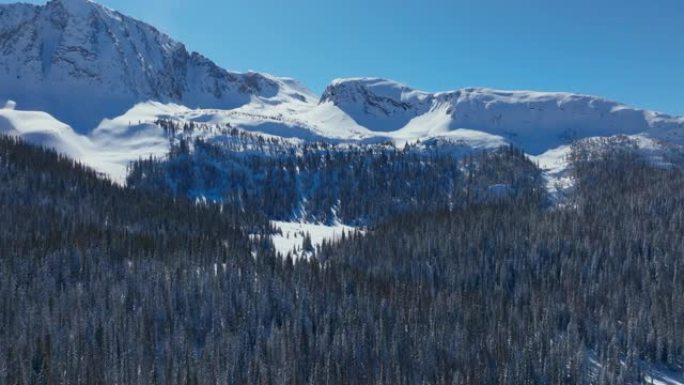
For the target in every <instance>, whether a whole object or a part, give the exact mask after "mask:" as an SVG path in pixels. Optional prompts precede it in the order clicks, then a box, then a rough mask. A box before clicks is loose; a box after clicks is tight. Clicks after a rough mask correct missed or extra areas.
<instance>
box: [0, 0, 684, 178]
mask: <svg viewBox="0 0 684 385" xmlns="http://www.w3.org/2000/svg"><path fill="white" fill-rule="evenodd" d="M0 35H2V36H4V38H3V39H2V42H0V50H2V51H3V55H2V56H0V84H2V87H0V105H4V108H3V109H1V110H0V111H1V112H0V130H2V132H6V133H9V134H11V135H17V136H21V137H23V138H25V139H27V140H29V141H31V142H34V143H38V144H41V145H46V146H50V147H53V148H55V149H57V150H58V151H61V152H64V153H65V154H67V155H70V156H73V157H74V158H76V159H78V160H80V161H82V162H84V163H86V164H88V165H91V166H93V167H95V168H96V169H97V170H100V171H102V172H104V173H107V174H108V175H110V176H111V177H112V178H113V179H115V180H117V181H123V180H124V176H125V170H126V165H127V164H128V162H130V161H131V160H134V159H137V158H139V157H141V156H149V155H154V156H163V155H164V154H165V153H166V152H167V151H168V139H167V138H166V137H165V135H164V133H163V132H162V130H161V129H159V128H158V127H156V126H155V125H154V122H155V121H156V120H158V119H170V120H175V121H178V122H180V123H183V122H196V123H207V124H216V125H221V126H226V125H228V124H229V125H230V126H231V127H237V128H240V129H243V130H246V131H251V132H256V133H261V134H265V135H269V136H277V137H283V138H291V139H293V140H298V141H301V140H304V141H319V140H325V141H330V142H343V143H359V142H361V143H379V142H386V141H394V142H395V143H396V144H398V145H403V144H404V143H415V142H416V141H419V140H420V141H428V140H433V139H434V140H440V141H449V142H453V143H454V144H455V145H456V146H454V149H455V150H458V151H463V150H464V149H468V148H470V149H487V148H493V147H498V146H502V145H506V144H509V143H512V144H514V145H515V146H517V147H519V148H521V149H523V150H524V151H525V152H526V153H527V154H530V156H531V157H532V159H533V160H536V161H537V162H539V164H540V166H541V167H542V168H544V169H545V176H546V178H547V183H548V186H549V187H550V188H551V187H555V186H560V187H561V188H564V187H567V186H568V185H569V184H570V183H571V180H570V179H568V176H567V172H566V170H567V162H566V161H565V155H566V154H567V152H568V149H569V147H568V143H570V142H571V141H573V140H575V139H584V138H592V137H605V136H613V135H629V136H630V137H636V138H640V139H639V140H640V143H642V144H644V145H645V146H646V147H647V148H646V149H645V151H648V152H649V155H651V156H652V157H653V159H654V160H657V159H658V158H659V157H661V158H662V156H661V155H660V154H661V153H662V152H663V151H667V150H668V149H667V148H666V146H664V145H663V143H665V142H666V143H671V144H684V118H677V117H672V116H668V115H665V114H661V113H657V112H652V111H644V110H641V109H636V108H631V107H628V106H625V105H623V104H620V103H616V102H612V101H609V100H605V99H602V98H598V97H593V96H587V95H577V94H570V93H562V92H535V91H500V90H493V89H486V88H465V89H461V90H456V91H448V92H437V93H430V92H425V91H419V90H415V89H412V88H410V87H408V86H406V85H404V84H401V83H398V82H395V81H391V80H386V79H380V78H347V79H336V80H334V81H332V82H331V84H330V85H329V86H328V87H327V88H326V90H325V92H324V93H323V95H322V96H321V97H320V98H319V97H318V96H317V95H315V94H314V93H313V92H311V91H310V90H309V89H307V88H306V87H305V86H304V85H302V84H301V83H299V82H297V81H296V80H294V79H291V78H279V77H275V76H271V75H268V74H261V73H256V72H247V73H236V72H229V71H226V70H224V69H222V68H220V67H218V66H216V65H215V64H214V63H213V62H211V61H210V60H209V59H207V58H205V57H203V56H201V55H200V54H197V53H191V52H188V51H187V50H186V49H185V47H184V46H183V44H181V43H179V42H177V41H175V40H173V39H172V38H170V37H169V36H167V35H165V34H163V33H161V32H159V31H158V30H157V29H155V28H154V27H152V26H149V25H147V24H145V23H143V22H140V21H138V20H135V19H133V18H130V17H127V16H125V15H122V14H120V13H118V12H116V11H113V10H111V9H109V8H106V7H103V6H100V5H98V4H96V3H94V2H92V1H89V0H54V1H50V2H48V3H47V4H46V5H43V6H34V5H27V4H1V5H0ZM8 100H11V101H16V103H14V102H4V101H8ZM198 135H204V136H207V137H215V136H217V135H218V136H220V135H221V132H220V131H210V132H205V133H201V134H198Z"/></svg>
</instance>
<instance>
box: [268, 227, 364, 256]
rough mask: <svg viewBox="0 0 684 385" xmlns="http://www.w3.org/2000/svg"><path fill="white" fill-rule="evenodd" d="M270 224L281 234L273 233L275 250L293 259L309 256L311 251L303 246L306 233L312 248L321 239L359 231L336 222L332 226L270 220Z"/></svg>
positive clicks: (336, 238) (327, 239)
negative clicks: (289, 255)
mask: <svg viewBox="0 0 684 385" xmlns="http://www.w3.org/2000/svg"><path fill="white" fill-rule="evenodd" d="M271 224H272V225H273V226H274V227H276V228H277V229H279V230H280V232H281V233H282V234H276V235H273V237H272V238H271V240H272V241H273V245H274V247H275V249H276V251H277V252H279V253H280V254H282V255H283V256H286V255H287V254H288V253H290V254H291V255H292V258H293V259H295V260H296V259H299V258H305V259H308V258H310V257H311V256H312V255H313V253H312V252H310V251H307V250H305V249H304V247H303V242H304V237H305V236H306V235H307V234H308V235H309V236H310V237H311V244H312V245H313V247H314V248H316V247H317V246H319V245H320V244H322V243H323V241H324V240H325V241H335V240H338V239H340V237H342V234H343V233H345V234H351V233H354V232H356V231H360V230H359V229H358V228H356V227H351V226H345V225H342V224H336V225H333V226H328V225H320V224H312V223H301V222H284V221H271Z"/></svg>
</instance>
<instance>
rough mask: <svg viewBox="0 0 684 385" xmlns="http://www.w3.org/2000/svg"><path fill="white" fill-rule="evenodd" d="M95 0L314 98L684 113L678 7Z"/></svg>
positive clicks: (637, 0) (576, 0)
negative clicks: (336, 95) (349, 84)
mask: <svg viewBox="0 0 684 385" xmlns="http://www.w3.org/2000/svg"><path fill="white" fill-rule="evenodd" d="M3 2H6V1H3ZM42 2H43V1H36V3H42ZM100 2H101V3H102V4H105V5H107V6H109V7H111V8H114V9H117V10H119V11H121V12H123V13H126V14H128V15H130V16H133V17H136V18H138V19H142V20H144V21H147V22H149V23H151V24H154V25H155V26H157V27H158V28H159V29H161V30H162V31H164V32H166V33H168V34H170V35H171V36H172V37H174V38H176V39H178V40H180V41H182V42H184V43H185V44H186V45H187V46H188V48H189V49H191V50H194V51H198V52H200V53H203V54H204V55H205V56H208V57H209V58H211V59H213V60H214V61H216V62H217V63H218V64H220V65H221V66H223V67H226V68H228V69H232V70H238V71H246V70H256V71H265V72H269V73H272V74H274V75H280V76H291V77H294V78H296V79H299V80H301V81H302V82H303V83H305V84H306V85H308V86H309V87H311V88H312V89H313V90H314V91H317V92H321V91H322V90H323V88H325V86H326V85H327V84H328V83H329V82H330V80H332V79H333V78H336V77H349V76H379V77H385V78H390V79H395V80H398V81H401V82H404V83H406V84H408V85H410V86H412V87H415V88H419V89H424V90H427V91H443V90H450V89H456V88H460V87H467V86H480V87H492V88H502V89H534V90H549V91H572V92H581V93H587V94H595V95H600V96H605V97H608V98H611V99H615V100H619V101H622V102H625V103H627V104H630V105H634V106H639V107H644V108H650V109H655V110H659V111H663V112H668V113H672V114H679V115H684V96H682V95H683V93H682V90H684V1H682V0H649V1H647V0H621V1H617V0H591V1H590V0H572V1H556V0H517V1H511V0H488V1H483V0H451V1H448V0H420V1H417V0H414V1H405V0H345V1H339V0H335V1H333V0H287V1H285V0H192V1H190V0H145V1H140V0H101V1H100Z"/></svg>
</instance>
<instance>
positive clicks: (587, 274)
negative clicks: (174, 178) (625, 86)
mask: <svg viewBox="0 0 684 385" xmlns="http://www.w3.org/2000/svg"><path fill="white" fill-rule="evenodd" d="M601 148H602V151H600V152H596V151H593V150H592V151H586V148H579V147H578V148H576V149H575V151H573V164H574V172H575V177H576V182H577V184H576V186H577V187H576V189H575V191H574V192H573V193H572V195H571V196H570V197H569V198H568V199H569V201H567V203H566V204H565V205H564V206H562V207H549V206H548V204H547V202H546V199H545V197H544V195H543V194H534V193H531V192H534V191H541V187H540V188H539V189H537V188H532V189H531V190H528V192H530V193H526V194H504V195H499V196H498V197H497V199H486V200H472V201H468V202H467V204H463V205H459V206H458V207H453V208H451V209H436V210H433V211H430V212H410V213H404V214H402V215H398V216H394V217H392V218H390V219H388V220H386V221H383V222H382V223H379V224H377V225H376V226H373V227H372V228H371V229H370V231H369V232H368V233H367V235H365V236H362V235H360V234H356V235H352V234H347V235H346V236H345V237H344V238H343V239H342V240H341V241H340V242H339V243H336V244H329V243H326V244H324V245H323V246H322V247H321V249H320V250H319V251H318V253H317V259H315V260H313V261H298V262H297V263H293V262H292V261H291V260H290V259H287V258H286V259H284V260H283V259H279V258H277V257H275V256H273V254H272V253H270V252H269V251H268V250H267V249H266V248H265V247H266V246H267V245H260V244H251V243H250V241H249V239H248V238H247V237H246V236H245V235H244V234H243V230H242V227H243V226H244V225H243V220H244V221H245V223H247V224H248V225H249V226H251V227H252V228H259V226H264V225H263V224H262V225H259V223H262V222H260V221H261V220H260V219H258V218H259V217H258V216H251V217H250V216H247V215H246V212H243V211H241V210H239V209H236V210H229V209H228V208H227V206H226V207H224V208H223V210H222V209H221V207H220V206H216V205H204V204H196V203H189V202H188V201H186V200H185V199H184V198H182V197H177V198H176V199H171V198H167V197H164V196H163V195H161V194H159V193H152V192H151V191H147V190H145V189H139V190H131V189H124V188H121V187H116V186H113V185H112V184H111V183H109V182H107V181H104V180H101V179H99V178H98V177H97V176H96V175H95V174H94V173H92V172H91V171H89V170H87V169H84V168H82V167H80V166H78V165H76V164H74V163H73V162H71V161H68V160H66V159H63V158H60V157H58V156H57V155H55V154H54V153H51V152H46V151H43V150H38V149H33V148H31V147H28V146H25V145H23V144H20V143H16V142H15V141H13V140H9V139H2V141H0V166H1V168H0V176H1V180H2V183H1V184H0V186H1V187H0V204H1V207H2V213H3V215H2V218H0V221H2V222H1V224H2V227H0V229H1V231H0V233H2V234H1V236H2V238H0V239H1V240H2V243H1V245H2V248H1V249H0V251H1V252H2V255H1V258H0V383H2V384H48V383H69V384H78V383H83V384H111V383H122V384H131V383H138V384H215V383H221V384H224V383H250V384H251V383H259V384H322V383H328V384H423V383H429V384H582V383H590V382H591V383H598V384H636V383H639V382H640V381H641V380H642V379H643V378H644V371H645V368H647V367H650V366H646V365H647V364H648V365H651V364H657V365H662V366H663V367H667V368H670V369H671V370H675V371H680V372H681V370H682V361H683V359H684V358H683V357H684V335H683V334H682V332H681V330H682V326H683V325H682V320H684V299H682V296H681V293H684V280H683V279H682V278H681V272H682V269H683V268H684V259H682V255H683V254H682V252H683V251H684V250H682V248H684V240H683V239H682V237H684V196H682V194H681V187H682V185H684V172H683V171H682V170H681V169H680V168H677V167H671V168H658V167H654V166H652V165H651V164H650V163H649V162H647V161H646V160H645V159H643V158H642V157H641V156H640V155H639V152H638V151H635V150H633V149H632V148H630V147H629V146H618V147H613V146H612V144H608V145H606V146H602V147H601ZM492 164H495V163H492ZM487 183H489V182H487ZM535 183H540V184H541V183H542V182H541V181H538V182H535ZM532 185H534V184H532ZM532 185H531V186H532ZM539 186H540V185H539ZM243 217H245V218H243ZM262 228H263V227H262ZM252 252H256V253H252ZM592 360H593V361H592Z"/></svg>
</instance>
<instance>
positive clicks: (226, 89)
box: [0, 0, 304, 132]
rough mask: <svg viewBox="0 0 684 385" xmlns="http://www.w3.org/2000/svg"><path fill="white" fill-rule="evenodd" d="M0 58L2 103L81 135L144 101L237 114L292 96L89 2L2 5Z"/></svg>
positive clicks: (264, 79)
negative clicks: (48, 117) (256, 102)
mask: <svg viewBox="0 0 684 385" xmlns="http://www.w3.org/2000/svg"><path fill="white" fill-rule="evenodd" d="M0 52H1V53H2V55H0V84H2V85H3V86H2V88H0V99H11V100H14V101H16V102H17V104H18V105H19V106H20V107H21V108H22V109H27V110H42V111H48V112H50V113H51V114H53V115H54V116H55V117H57V118H58V119H60V120H62V121H64V122H66V123H68V124H70V125H71V126H73V127H74V128H76V129H77V130H79V131H81V132H85V131H87V130H89V129H92V128H94V127H95V126H96V125H97V124H98V123H99V121H100V120H101V119H102V118H104V117H115V116H118V115H121V114H122V113H124V112H125V111H126V110H128V109H129V108H130V107H132V106H133V105H134V104H135V103H137V102H141V101H147V100H155V101H160V102H164V103H178V104H182V105H186V106H189V107H193V108H198V107H204V108H221V109H232V108H236V107H239V106H241V105H244V104H246V103H249V102H250V101H251V100H252V98H254V97H258V98H264V99H270V98H274V97H277V96H278V95H279V94H280V93H281V91H283V88H288V87H287V85H286V84H285V83H283V82H281V81H279V80H278V79H274V78H270V77H267V76H265V75H261V74H257V73H246V74H239V73H231V72H228V71H226V70H224V69H222V68H220V67H218V66H217V65H216V64H214V63H213V62H211V61H210V60H208V59H207V58H205V57H203V56H202V55H200V54H198V53H194V52H188V51H187V50H186V48H185V46H184V45H183V44H181V43H179V42H176V41H174V40H173V39H171V38H169V37H168V36H167V35H165V34H163V33H161V32H159V31H158V30H156V29H155V28H154V27H151V26H149V25H147V24H145V23H142V22H140V21H137V20H135V19H132V18H130V17H127V16H124V15H122V14H120V13H118V12H115V11H113V10H110V9H108V8H106V7H103V6H100V5H98V4H95V3H93V2H90V1H88V0H52V1H49V2H48V3H47V4H46V5H44V6H33V5H26V4H9V5H0ZM291 96H293V97H296V98H299V99H301V98H304V96H302V95H297V94H296V92H291ZM84 106H87V107H88V108H87V109H86V111H87V112H86V113H84V108H83V107H84Z"/></svg>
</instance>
